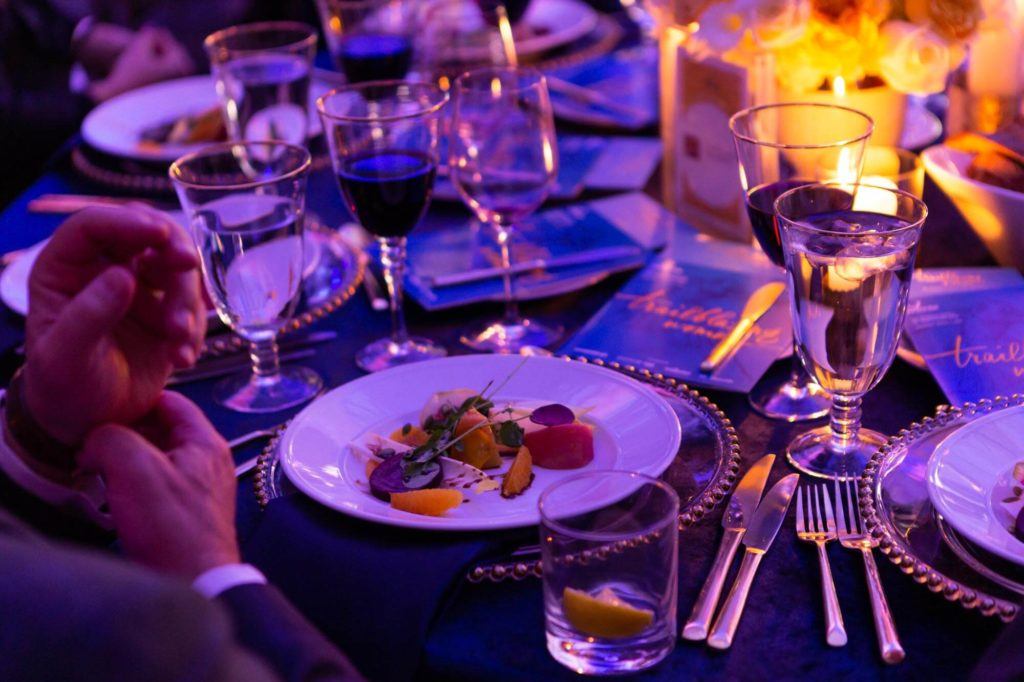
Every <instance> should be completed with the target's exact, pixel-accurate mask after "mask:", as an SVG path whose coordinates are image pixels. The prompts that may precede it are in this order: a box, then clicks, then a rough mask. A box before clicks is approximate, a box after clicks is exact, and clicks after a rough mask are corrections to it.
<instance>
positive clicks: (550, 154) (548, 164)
mask: <svg viewBox="0 0 1024 682" xmlns="http://www.w3.org/2000/svg"><path fill="white" fill-rule="evenodd" d="M544 170H546V171H547V172H549V173H554V172H555V150H554V148H553V147H552V146H551V143H550V142H548V141H546V140H545V142H544Z"/></svg>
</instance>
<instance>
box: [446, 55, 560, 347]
mask: <svg viewBox="0 0 1024 682" xmlns="http://www.w3.org/2000/svg"><path fill="white" fill-rule="evenodd" d="M452 104H453V106H452V131H451V135H450V137H449V142H448V152H449V162H448V167H449V173H450V175H451V180H452V182H453V183H454V185H455V187H456V189H457V190H458V192H459V195H460V196H461V197H462V199H463V201H465V202H466V204H467V205H468V206H469V208H470V209H471V210H472V211H473V213H474V214H475V215H476V217H477V218H478V219H479V220H480V221H481V222H483V223H486V224H488V225H491V226H493V227H494V229H495V230H496V231H497V240H498V246H499V248H500V250H501V266H502V269H503V270H504V273H503V279H504V288H505V316H504V319H502V320H499V321H496V322H493V323H491V324H489V325H487V326H486V327H485V328H484V329H482V330H479V331H477V332H475V333H472V334H468V335H465V336H463V337H462V342H463V343H464V344H466V345H467V346H469V347H470V348H472V349H474V350H480V351H490V352H497V353H517V352H519V351H520V350H521V349H523V348H526V347H531V346H546V345H549V344H551V343H553V342H554V341H556V340H557V339H558V338H559V336H561V333H562V330H561V328H559V327H553V326H545V325H542V324H540V323H538V322H536V321H535V320H530V319H525V318H523V317H521V316H520V315H519V307H518V305H517V303H516V299H515V290H514V286H513V285H514V282H513V278H512V264H511V254H510V250H509V242H510V240H511V237H512V233H513V230H514V226H515V224H516V223H518V222H520V221H522V220H524V219H525V218H526V217H527V216H529V215H530V214H531V213H533V212H534V211H535V210H537V208H538V207H539V206H540V205H541V204H542V203H544V200H545V199H546V198H547V196H548V193H549V192H550V191H551V186H552V184H553V183H554V181H555V176H556V175H557V169H558V148H557V146H556V144H555V120H554V116H553V114H552V111H551V100H550V98H549V96H548V88H547V82H546V81H545V79H544V76H543V75H541V73H540V72H539V71H536V70H534V69H528V68H519V69H515V68H507V67H499V68H485V69H478V70H476V71H470V72H468V73H465V74H463V75H461V76H459V77H458V78H457V79H456V80H455V85H454V88H453V100H452Z"/></svg>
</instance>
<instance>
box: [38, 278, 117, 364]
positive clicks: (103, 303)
mask: <svg viewBox="0 0 1024 682" xmlns="http://www.w3.org/2000/svg"><path fill="white" fill-rule="evenodd" d="M134 296H135V276H134V275H133V274H132V273H131V271H129V270H128V269H127V268H125V267H123V266H120V265H112V266H110V267H109V268H107V269H106V270H104V271H103V272H102V273H100V275H99V276H97V277H96V278H95V279H94V280H93V281H91V282H89V284H88V285H87V286H86V287H85V288H84V289H82V290H81V291H80V292H78V294H77V295H76V296H75V297H74V298H73V299H71V301H70V302H69V303H68V304H67V305H66V306H65V307H64V309H63V310H62V311H60V313H59V314H58V315H57V319H56V320H55V322H54V324H53V327H52V328H51V333H52V334H53V338H55V339H58V340H59V342H60V344H61V345H62V346H64V347H67V348H73V349H77V350H84V349H87V348H89V347H91V346H93V345H94V344H95V343H96V342H97V341H99V340H100V339H101V338H103V337H104V336H105V335H106V334H108V333H109V332H110V331H112V330H113V328H114V327H115V326H116V325H117V324H118V322H120V321H121V320H122V319H124V317H125V315H127V314H128V310H129V309H130V308H131V305H132V299H133V298H134Z"/></svg>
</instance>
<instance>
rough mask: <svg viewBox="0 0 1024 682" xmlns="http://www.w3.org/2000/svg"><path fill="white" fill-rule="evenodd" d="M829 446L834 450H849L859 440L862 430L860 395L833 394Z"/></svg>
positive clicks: (839, 451)
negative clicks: (858, 436)
mask: <svg viewBox="0 0 1024 682" xmlns="http://www.w3.org/2000/svg"><path fill="white" fill-rule="evenodd" d="M829 429H830V430H831V432H832V435H831V437H830V438H829V447H830V449H831V450H832V451H833V452H837V453H843V452H847V451H848V450H849V449H850V447H851V446H852V445H854V444H855V443H856V442H857V434H858V432H859V431H860V396H856V397H851V396H844V395H839V394H838V393H836V394H833V395H832V410H831V412H830V413H829Z"/></svg>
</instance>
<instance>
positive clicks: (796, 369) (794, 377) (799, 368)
mask: <svg viewBox="0 0 1024 682" xmlns="http://www.w3.org/2000/svg"><path fill="white" fill-rule="evenodd" d="M810 381H811V378H810V377H809V376H807V372H805V371H804V363H802V362H800V355H799V354H798V353H797V350H796V341H793V355H792V357H791V358H790V366H789V383H790V385H791V386H794V387H795V388H797V389H798V390H800V391H801V392H802V391H804V390H806V389H807V384H809V383H810Z"/></svg>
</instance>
